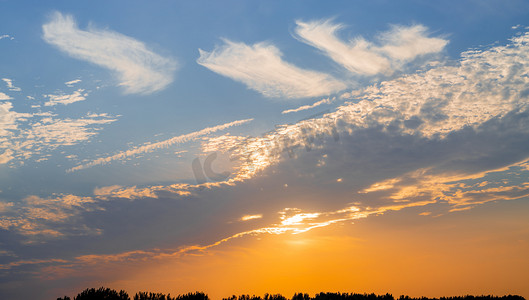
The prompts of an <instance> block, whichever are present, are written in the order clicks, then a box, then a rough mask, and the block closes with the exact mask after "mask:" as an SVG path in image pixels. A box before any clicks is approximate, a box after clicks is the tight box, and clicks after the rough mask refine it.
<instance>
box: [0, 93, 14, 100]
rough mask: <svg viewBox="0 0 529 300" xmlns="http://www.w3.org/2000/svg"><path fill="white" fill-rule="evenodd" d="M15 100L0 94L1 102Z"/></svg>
mask: <svg viewBox="0 0 529 300" xmlns="http://www.w3.org/2000/svg"><path fill="white" fill-rule="evenodd" d="M11 99H13V98H11V97H9V96H8V95H6V94H4V93H2V92H0V100H11Z"/></svg>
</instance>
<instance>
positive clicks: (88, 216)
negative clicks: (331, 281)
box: [0, 1, 529, 299]
mask: <svg viewBox="0 0 529 300" xmlns="http://www.w3.org/2000/svg"><path fill="white" fill-rule="evenodd" d="M528 16H529V4H527V3H526V2H524V1H508V2H505V1H443V2H432V1H398V2H397V1H335V2H332V3H328V2H324V1H290V2H284V1H252V2H249V1H223V2H216V1H157V2H149V3H147V2H142V1H127V2H125V1H114V2H106V1H90V2H76V1H54V2H39V1H16V2H15V1H0V49H1V52H0V53H1V56H0V78H1V81H0V272H1V275H0V280H1V283H0V296H1V295H5V297H6V299H25V297H28V296H29V295H31V296H35V297H37V298H38V297H43V298H42V299H44V298H46V297H47V298H49V297H58V296H61V293H71V294H72V295H73V294H74V292H75V291H80V289H83V288H86V287H89V286H90V285H94V284H95V285H101V284H106V285H108V284H114V285H116V288H117V289H120V288H121V287H119V284H120V283H121V284H122V285H125V287H124V288H127V289H128V290H130V291H131V293H134V292H135V291H137V290H134V289H135V288H138V289H139V287H137V286H139V285H140V281H139V279H138V278H136V279H134V280H133V279H130V278H127V279H125V278H124V277H123V276H121V277H120V275H119V274H117V273H116V272H113V271H112V272H110V271H109V270H107V269H105V263H108V262H109V261H110V262H112V264H114V265H113V266H112V268H114V269H116V270H139V269H142V270H143V269H145V270H146V269H149V270H151V269H150V268H147V267H145V266H144V265H141V264H140V263H139V262H145V261H146V262H152V265H153V266H155V265H157V264H158V263H159V262H160V261H161V260H163V259H167V260H168V263H175V264H180V263H182V264H184V265H186V266H187V268H188V269H187V270H188V271H190V273H192V272H193V270H195V271H196V270H198V269H199V267H198V266H203V265H207V259H209V258H211V257H212V256H214V255H215V254H214V253H218V252H219V251H221V250H222V251H224V252H223V253H235V252H234V251H235V250H234V248H229V247H235V249H239V250H240V249H246V250H245V251H247V252H244V251H243V252H244V253H245V255H246V256H250V257H251V254H250V253H254V252H252V251H254V250H253V248H252V247H254V246H252V245H253V244H252V243H254V242H255V241H257V240H260V239H261V238H262V239H265V240H267V241H269V244H267V245H273V243H275V242H276V240H269V239H268V237H269V236H272V237H274V236H281V239H282V238H284V236H286V237H290V236H298V235H300V236H308V235H310V234H314V235H315V234H318V236H319V237H320V238H322V239H324V238H326V237H328V238H329V239H331V238H330V237H331V236H333V234H331V233H330V232H332V231H333V230H335V228H345V229H340V232H342V231H343V235H341V236H340V237H341V240H340V242H339V243H337V244H340V243H344V245H345V244H347V245H351V243H352V242H351V240H350V238H354V237H355V236H357V235H362V234H367V233H368V232H371V231H375V229H374V228H375V227H369V226H371V225H369V226H368V225H360V226H368V227H367V228H366V229H365V230H364V231H359V230H358V229H356V227H355V226H356V224H351V223H356V222H361V223H363V224H371V223H370V222H371V221H370V220H378V219H380V218H386V217H387V218H388V220H389V221H388V222H397V223H399V220H400V222H403V223H404V224H407V226H410V228H421V226H427V225H425V224H431V223H430V222H434V221H435V222H439V223H436V224H437V226H439V227H437V229H438V230H439V232H441V235H442V236H443V237H442V239H443V240H444V239H445V238H446V235H447V234H448V232H450V230H449V229H446V228H445V227H443V226H444V225H443V224H444V223H443V222H447V220H448V218H453V217H452V215H454V214H460V215H463V216H464V217H460V218H459V219H458V221H457V222H458V223H457V224H459V226H461V228H463V229H462V231H463V232H468V233H469V234H470V232H472V228H471V227H468V226H470V225H469V224H472V223H473V222H477V223H478V224H480V223H481V222H483V223H486V222H487V221H486V220H483V214H485V215H486V214H487V212H490V211H494V210H498V211H501V212H502V213H501V214H500V215H499V216H495V217H496V218H498V220H509V219H511V220H513V221H512V222H513V224H515V225H513V224H511V225H512V226H511V225H509V226H511V227H508V226H507V225H505V224H504V223H501V221H498V222H499V223H501V224H504V225H505V226H507V227H508V228H510V230H512V231H514V232H515V233H513V234H511V235H509V234H506V233H505V232H504V231H501V230H499V229H498V230H494V229H493V228H489V231H490V236H489V242H487V243H485V244H484V245H485V246H483V245H481V244H479V243H478V244H475V243H474V244H472V247H474V248H472V249H470V248H469V249H466V248H465V249H462V248H461V249H460V251H461V252H458V253H455V255H456V256H457V255H458V254H460V257H464V256H465V255H467V254H468V253H470V252H472V251H478V250H476V249H482V250H479V251H485V252H479V253H481V254H483V255H485V254H486V253H489V252H486V249H496V248H495V247H497V245H498V242H497V241H496V242H494V241H495V239H496V240H497V239H500V240H504V239H509V241H511V242H512V243H514V244H509V243H507V244H508V245H510V246H509V247H507V248H508V249H510V250H509V251H511V250H512V251H514V252H516V253H518V252H517V251H519V250H520V249H526V248H527V247H528V246H527V241H528V240H529V236H528V235H527V232H528V231H527V228H528V227H527V226H528V224H527V222H524V221H523V217H522V216H521V215H520V211H522V212H523V211H525V212H527V199H528V198H527V195H528V194H529V192H528V190H529V182H528V181H527V178H528V176H527V175H528V174H529V163H528V161H527V159H528V158H529V152H527V149H528V148H527V137H528V134H529V133H528V132H527V129H526V128H529V127H527V122H528V118H527V96H528V95H529V93H528V90H527V83H528V80H529V79H528V78H529V75H528V74H529V63H528V62H529V60H528V58H529V55H528V53H529V50H528V49H529V46H528V45H529V42H528V40H529V37H528V34H527V33H526V32H527V31H528V28H529V27H528V26H529V24H527V19H528ZM508 200H512V201H508ZM507 203H517V204H516V205H517V206H516V205H514V204H507ZM478 212H479V213H478ZM388 215H389V216H388ZM395 215H396V216H395ZM411 219H413V220H416V221H413V225H410V224H409V223H408V222H411V221H407V220H411ZM383 220H385V219H383ZM395 220H397V221H395ZM432 220H434V221H432ZM372 222H373V224H374V225H372V226H378V225H375V224H377V222H382V223H384V222H385V221H372ZM454 222H456V221H454ZM501 224H499V225H498V226H499V227H498V228H504V227H502V226H503V225H501ZM388 226H389V227H391V225H388ZM361 228H363V227H361ZM442 228H445V229H446V231H443V230H442ZM314 232H316V233H314ZM442 232H444V234H443V233H442ZM264 236H266V237H267V238H265V237H264ZM278 239H279V238H278ZM285 239H286V238H285ZM292 239H294V238H292ZM402 239H403V240H408V241H410V240H411V241H415V242H419V240H418V239H417V236H413V234H412V233H407V234H403V236H402ZM449 240H450V239H449V238H446V241H447V243H448V241H449ZM455 240H457V239H455ZM333 243H334V242H333ZM476 243H477V242H476ZM222 247H227V248H222ZM237 247H239V248H237ZM321 247H336V243H334V244H332V245H331V244H329V245H323V244H322V246H321ZM483 249H485V250H483ZM239 250H237V251H239ZM240 251H242V250H240ZM277 251H278V253H279V252H280V250H277ZM307 251H308V250H307ZM490 251H492V250H490ZM514 252H513V253H514ZM307 253H309V252H307ZM230 255H231V254H230ZM277 255H279V254H277ZM341 255H345V254H343V253H342V254H341ZM487 255H488V254H487ZM188 256H189V257H194V256H197V257H205V258H203V260H198V258H197V260H198V261H194V262H193V263H192V262H187V263H184V262H183V261H186V260H187V259H189V258H188ZM410 256H411V255H410ZM514 256H516V255H514ZM160 257H162V258H160ZM218 257H219V260H222V257H224V258H225V256H223V255H219V256H218ZM230 257H231V256H230ZM256 257H258V255H256ZM340 257H341V256H340ZM344 257H345V256H344ZM484 257H489V256H486V255H485V256H484ZM516 257H518V258H519V263H518V265H519V266H520V268H521V267H522V266H527V265H528V263H529V261H528V260H527V258H523V257H522V256H516ZM231 259H233V258H231ZM270 259H272V258H270ZM344 259H345V258H344ZM225 261H226V262H228V261H231V260H230V259H227V258H225ZM501 261H502V260H501V259H498V260H497V263H496V264H495V265H499V264H500V262H501ZM470 265H472V264H471V262H469V266H470ZM193 266H196V268H195V269H193ZM287 267H288V266H287V265H285V268H287ZM109 268H110V267H109ZM152 268H153V269H154V267H152ZM373 268H375V265H373ZM491 268H492V267H491ZM498 268H499V267H498ZM495 270H496V271H498V272H499V271H502V272H503V271H505V270H504V269H501V268H499V269H495ZM152 272H154V273H153V274H158V273H156V272H157V271H152ZM219 272H220V271H219ZM523 272H525V273H523ZM43 273H46V274H49V276H42V274H43ZM118 273H119V272H118ZM65 274H70V275H71V278H69V279H68V280H66V279H65V276H66V277H67V276H70V275H65ZM102 274H107V275H102ZM141 274H143V273H141ZM145 274H150V273H145ZM513 274H515V275H516V276H518V277H520V276H522V277H523V276H527V271H523V270H521V271H519V272H518V273H517V272H513ZM512 276H514V275H512ZM147 277H148V276H147ZM193 278H194V277H193ZM193 278H192V277H189V278H188V277H186V275H179V276H176V277H175V278H174V282H181V283H182V284H185V283H187V284H189V286H193V287H195V286H196V288H197V289H202V290H204V291H206V292H208V290H209V291H211V292H210V293H212V295H215V296H218V297H222V296H228V294H229V293H233V292H228V291H229V287H230V286H233V288H232V290H234V291H235V290H236V288H235V286H236V284H235V283H231V285H230V284H226V285H225V289H224V290H222V289H220V288H219V287H217V286H216V285H214V284H212V283H211V282H209V281H208V280H207V279H203V280H202V281H200V280H199V281H193V280H195V279H193ZM373 278H375V277H373ZM439 280H440V281H443V280H444V281H443V282H449V281H447V280H448V277H446V278H442V279H439ZM487 280H491V279H490V278H488V277H486V276H484V277H483V280H482V281H480V282H481V286H482V287H483V289H479V286H480V285H479V284H478V286H477V287H476V289H475V290H470V291H469V290H465V289H464V288H463V287H461V288H460V289H455V290H450V292H452V291H453V292H454V293H455V292H461V293H471V292H476V293H480V294H481V293H506V292H509V293H519V294H523V295H524V296H528V295H529V294H528V293H529V291H528V290H527V288H523V287H522V285H521V284H518V283H517V282H516V280H513V281H511V284H503V283H501V282H499V281H496V282H495V284H496V285H493V288H492V290H491V289H487V287H489V286H491V285H490V284H485V282H488V281H487ZM145 282H148V280H147V281H145ZM174 282H173V283H174ZM410 282H411V283H410ZM410 282H408V284H410V286H411V285H412V282H413V281H410ZM134 284H136V285H134ZM24 286H29V287H34V289H24V288H22V287H24ZM169 286H170V284H168V285H167V286H157V285H156V284H152V285H149V284H146V285H145V289H150V288H159V289H162V290H164V291H168V292H173V293H175V292H182V291H183V292H187V290H185V288H183V287H179V288H178V289H172V288H170V287H169ZM300 287H302V286H300ZM332 287H334V286H332V285H330V286H329V285H328V286H325V285H322V286H321V288H320V289H328V288H332ZM315 288H316V289H318V288H319V287H315ZM358 288H359V289H364V290H360V292H363V291H366V292H367V291H368V290H366V289H368V288H369V285H365V286H359V287H358ZM379 288H380V289H381V290H380V291H381V292H383V293H385V292H386V291H387V290H384V286H380V287H379ZM35 290H39V291H41V292H38V293H36V292H35ZM434 290H435V289H432V290H420V291H418V290H410V293H427V294H428V293H429V295H433V296H443V295H440V294H436V293H437V291H434ZM242 291H243V292H248V293H257V292H259V291H261V290H260V289H259V288H255V287H248V288H247V289H246V290H242ZM280 291H281V292H285V293H287V292H289V290H280ZM393 291H394V293H397V292H398V291H402V290H399V289H394V290H393ZM404 291H406V289H404ZM390 292H391V291H390ZM223 293H228V294H226V295H224V294H223ZM524 293H525V294H524ZM417 295H418V294H417ZM421 295H422V294H421Z"/></svg>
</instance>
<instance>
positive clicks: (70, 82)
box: [64, 79, 82, 87]
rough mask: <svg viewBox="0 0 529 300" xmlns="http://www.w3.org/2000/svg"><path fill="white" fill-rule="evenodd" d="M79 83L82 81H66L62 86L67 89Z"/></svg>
mask: <svg viewBox="0 0 529 300" xmlns="http://www.w3.org/2000/svg"><path fill="white" fill-rule="evenodd" d="M81 81H82V80H81V79H74V80H70V81H67V82H65V83H64V84H65V85H67V86H69V87H72V86H73V85H74V84H77V83H79V82H81Z"/></svg>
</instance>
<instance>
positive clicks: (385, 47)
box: [295, 20, 448, 76]
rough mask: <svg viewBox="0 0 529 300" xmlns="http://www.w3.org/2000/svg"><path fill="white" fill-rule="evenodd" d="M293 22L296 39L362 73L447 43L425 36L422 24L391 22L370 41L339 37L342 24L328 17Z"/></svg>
mask: <svg viewBox="0 0 529 300" xmlns="http://www.w3.org/2000/svg"><path fill="white" fill-rule="evenodd" d="M296 24H297V27H296V29H295V33H296V37H297V38H298V39H299V40H300V41H302V42H304V43H307V44H309V45H311V46H313V47H315V48H318V49H319V50H321V51H322V52H323V53H324V54H326V55H327V56H329V57H330V58H331V59H332V60H334V61H335V62H337V63H338V64H340V65H341V66H343V67H344V68H346V69H347V70H349V71H350V72H352V73H354V74H358V75H364V76H372V75H376V74H391V73H393V71H394V70H395V69H398V68H400V67H401V66H402V64H403V63H406V62H409V61H412V60H414V59H415V58H417V57H419V56H422V55H426V54H432V53H437V52H440V51H441V50H443V48H444V47H445V46H446V45H447V44H448V41H447V40H444V39H441V38H432V37H428V33H427V28H426V27H424V26H422V25H414V26H409V27H405V26H393V27H392V28H391V30H389V31H387V32H384V33H382V34H380V35H379V36H378V37H377V38H376V40H377V42H376V43H373V42H369V41H366V40H365V39H364V38H363V37H356V38H355V39H353V40H351V41H347V42H346V41H343V40H341V39H340V38H339V37H338V36H337V33H338V31H340V30H341V29H343V28H344V25H342V24H335V23H333V22H332V21H331V20H319V21H312V22H302V21H297V22H296Z"/></svg>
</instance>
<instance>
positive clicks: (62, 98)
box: [44, 89, 88, 106]
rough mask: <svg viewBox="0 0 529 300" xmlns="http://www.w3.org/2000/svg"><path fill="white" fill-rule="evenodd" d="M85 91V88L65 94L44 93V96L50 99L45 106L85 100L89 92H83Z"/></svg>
mask: <svg viewBox="0 0 529 300" xmlns="http://www.w3.org/2000/svg"><path fill="white" fill-rule="evenodd" d="M83 92H84V89H78V90H77V91H75V92H73V93H72V94H70V95H64V94H59V95H53V94H49V95H44V97H46V98H49V99H50V101H48V102H46V103H44V106H55V105H57V104H62V105H68V104H72V103H74V102H79V101H83V100H85V99H86V97H87V96H88V93H83Z"/></svg>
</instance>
